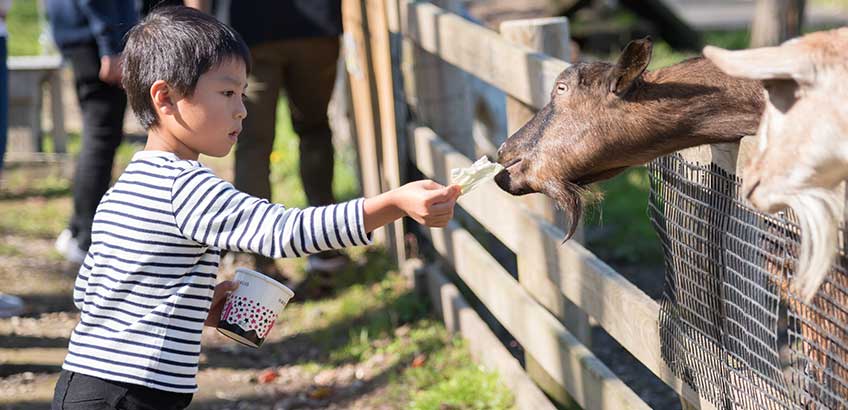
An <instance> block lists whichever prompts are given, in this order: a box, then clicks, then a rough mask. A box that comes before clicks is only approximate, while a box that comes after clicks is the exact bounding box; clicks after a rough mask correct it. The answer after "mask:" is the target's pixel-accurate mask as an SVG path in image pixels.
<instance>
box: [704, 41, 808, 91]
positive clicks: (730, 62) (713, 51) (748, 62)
mask: <svg viewBox="0 0 848 410" xmlns="http://www.w3.org/2000/svg"><path fill="white" fill-rule="evenodd" d="M704 56H705V57H707V58H708V59H709V60H710V61H712V62H713V64H715V65H716V66H717V67H718V68H719V69H721V70H722V71H724V72H725V73H727V74H728V75H731V76H733V77H739V78H747V79H750V80H772V79H786V80H789V79H792V80H795V81H798V82H803V83H809V82H812V74H813V73H812V63H811V62H810V60H809V58H808V57H807V56H806V53H801V52H799V50H798V49H797V46H796V45H795V44H794V43H793V42H791V41H790V42H789V43H784V44H783V45H782V46H780V47H762V48H752V49H748V50H738V51H730V50H725V49H722V48H718V47H713V46H706V47H704Z"/></svg>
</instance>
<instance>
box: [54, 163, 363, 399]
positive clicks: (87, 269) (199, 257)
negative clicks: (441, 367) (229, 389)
mask: <svg viewBox="0 0 848 410" xmlns="http://www.w3.org/2000/svg"><path fill="white" fill-rule="evenodd" d="M370 241H371V238H370V237H369V236H368V235H367V234H366V233H365V228H364V222H363V199H356V200H353V201H350V202H345V203H341V204H337V205H330V206H325V207H314V208H307V209H303V210H300V209H294V208H285V207H283V206H282V205H278V204H272V203H269V202H268V201H266V200H264V199H259V198H256V197H252V196H250V195H247V194H245V193H243V192H240V191H238V190H236V189H235V188H234V187H233V186H232V185H231V184H230V183H228V182H226V181H224V180H222V179H221V178H219V177H217V176H215V175H214V174H213V173H212V172H211V171H210V170H209V169H208V168H206V167H204V166H202V165H201V164H200V163H198V162H197V161H188V160H180V159H178V158H177V157H176V156H175V155H173V154H170V153H165V152H155V151H142V152H139V153H137V154H136V155H135V156H134V157H133V160H132V162H131V163H130V164H129V165H128V166H127V168H126V170H125V171H124V173H123V174H122V175H121V177H120V178H119V179H118V181H117V182H116V183H115V185H114V186H113V187H112V188H111V189H110V190H109V191H108V192H107V193H106V195H104V197H103V199H102V200H101V202H100V206H99V207H98V208H97V213H96V214H95V217H94V224H93V226H92V244H91V248H89V252H88V255H87V256H86V258H85V262H84V263H83V265H82V267H81V268H80V271H79V274H78V276H77V279H76V283H75V286H74V303H75V304H76V306H77V307H78V308H79V309H80V311H81V316H80V322H79V324H77V326H76V327H75V328H74V331H73V334H72V335H71V340H70V344H69V347H68V354H67V356H66V357H65V362H64V364H63V366H62V367H63V368H64V369H66V370H69V371H73V372H78V373H83V374H87V375H90V376H94V377H99V378H102V379H107V380H115V381H120V382H127V383H134V384H140V385H144V386H147V387H151V388H155V389H160V390H165V391H171V392H177V393H193V392H195V391H196V390H197V383H196V381H195V376H196V374H197V367H198V358H199V354H200V335H201V331H202V329H203V322H204V321H205V320H206V316H207V312H208V310H209V306H210V304H211V301H212V293H213V289H214V286H215V278H216V274H217V270H218V260H219V256H220V250H221V249H227V250H233V251H245V252H253V253H259V254H262V255H266V256H269V257H272V258H280V257H298V256H303V255H305V254H309V253H314V252H318V251H322V250H328V249H334V248H343V247H347V246H355V245H365V244H369V243H370Z"/></svg>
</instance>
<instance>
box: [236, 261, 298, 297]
mask: <svg viewBox="0 0 848 410" xmlns="http://www.w3.org/2000/svg"><path fill="white" fill-rule="evenodd" d="M239 272H244V273H246V274H249V275H252V276H255V277H257V278H259V279H262V280H264V281H266V282H268V283H270V284H271V285H273V286H276V287H277V288H279V289H280V290H282V291H283V293H285V294H287V295H288V297H289V299H291V298H293V297H294V291H293V290H291V289H289V287H288V286H286V285H283V284H282V283H280V282H278V281H276V280H274V279H271V278H269V277H268V276H266V275H264V274H262V273H260V272H257V271H255V270H253V269H248V268H244V267H239V268H236V273H239Z"/></svg>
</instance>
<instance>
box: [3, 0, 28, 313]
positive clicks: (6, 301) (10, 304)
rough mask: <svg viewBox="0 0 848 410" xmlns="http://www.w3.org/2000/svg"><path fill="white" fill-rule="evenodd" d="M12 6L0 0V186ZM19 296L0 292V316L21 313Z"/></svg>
mask: <svg viewBox="0 0 848 410" xmlns="http://www.w3.org/2000/svg"><path fill="white" fill-rule="evenodd" d="M11 8H12V0H0V186H2V183H3V158H4V157H5V156H6V137H7V134H8V131H9V121H8V120H9V71H8V69H7V67H6V55H7V54H8V53H7V50H8V49H7V44H6V37H7V32H6V14H8V13H9V10H10V9H11ZM23 311H24V302H23V300H21V298H19V297H17V296H14V295H8V294H6V293H3V292H0V318H2V317H10V316H17V315H20V314H21V313H23Z"/></svg>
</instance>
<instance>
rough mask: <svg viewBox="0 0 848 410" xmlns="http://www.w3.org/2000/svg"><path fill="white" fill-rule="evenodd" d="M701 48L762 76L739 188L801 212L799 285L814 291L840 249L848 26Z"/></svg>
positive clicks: (846, 172)
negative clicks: (751, 146) (759, 111)
mask: <svg viewBox="0 0 848 410" xmlns="http://www.w3.org/2000/svg"><path fill="white" fill-rule="evenodd" d="M704 55H705V56H706V57H707V58H709V59H710V60H712V61H713V63H715V64H716V65H717V66H718V67H719V68H721V69H722V70H724V71H725V72H726V73H728V74H730V75H732V76H736V77H741V78H747V79H752V80H760V81H762V84H763V87H764V88H765V92H766V95H767V97H768V100H767V104H766V109H765V111H764V112H763V116H762V121H761V122H760V126H759V129H758V131H757V138H758V149H757V152H756V154H755V155H754V156H753V158H752V160H751V162H750V164H748V166H747V167H746V169H745V171H744V172H743V176H744V183H743V187H742V193H743V195H745V196H746V197H747V198H748V200H749V201H750V202H751V204H752V205H753V206H754V207H756V208H758V209H760V210H762V211H765V212H776V211H779V210H782V209H784V208H785V207H790V208H792V209H793V210H794V211H795V213H796V214H797V215H798V218H799V222H800V223H801V227H802V230H803V238H802V248H801V263H800V266H799V276H798V286H799V288H800V291H801V294H802V295H803V296H804V297H805V298H808V299H809V298H810V297H812V296H813V294H814V293H815V290H816V289H817V288H818V286H819V284H820V283H821V282H822V281H823V280H824V277H825V276H826V274H827V272H828V270H829V269H830V264H831V261H832V258H833V256H834V254H835V251H836V239H837V237H836V229H835V226H836V219H837V217H838V216H839V207H838V206H837V204H838V198H837V197H836V194H835V193H834V192H833V188H834V187H835V186H836V185H837V184H838V183H839V182H840V181H842V180H844V179H845V178H846V177H848V108H846V107H845V101H848V28H842V29H837V30H831V31H823V32H817V33H812V34H809V35H806V36H804V37H801V38H798V39H794V40H790V41H788V42H786V43H784V44H782V45H781V46H779V47H764V48H758V49H751V50H741V51H727V50H722V49H718V48H715V47H707V48H705V49H704Z"/></svg>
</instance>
